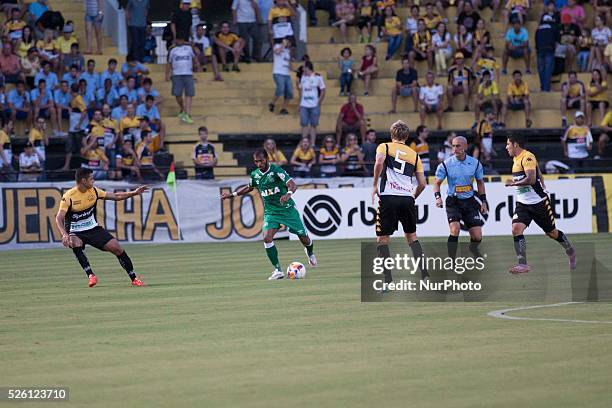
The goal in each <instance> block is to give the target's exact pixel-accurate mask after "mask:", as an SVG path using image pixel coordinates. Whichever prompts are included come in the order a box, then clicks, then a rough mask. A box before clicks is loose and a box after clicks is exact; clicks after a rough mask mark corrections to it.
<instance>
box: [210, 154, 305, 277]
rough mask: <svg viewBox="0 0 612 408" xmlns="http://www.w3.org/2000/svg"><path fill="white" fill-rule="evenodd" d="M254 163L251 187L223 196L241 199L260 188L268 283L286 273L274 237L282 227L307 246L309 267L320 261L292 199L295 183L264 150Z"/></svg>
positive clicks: (224, 197) (255, 155)
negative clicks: (270, 264)
mask: <svg viewBox="0 0 612 408" xmlns="http://www.w3.org/2000/svg"><path fill="white" fill-rule="evenodd" d="M253 160H254V162H255V165H256V166H257V169H256V170H254V171H253V172H251V180H250V182H249V185H248V186H244V187H242V188H241V189H240V190H238V191H235V192H233V193H231V194H230V193H223V194H222V195H221V198H222V199H223V200H226V199H229V198H232V197H236V196H241V195H245V194H248V193H250V192H251V191H253V189H255V188H256V189H257V190H258V191H259V194H261V197H262V199H263V203H264V223H263V236H264V238H263V240H264V247H265V248H266V254H267V255H268V259H270V262H271V263H272V265H274V271H272V275H270V277H269V278H268V280H275V279H283V278H284V277H285V274H284V273H283V270H282V269H281V266H280V262H279V261H278V250H277V249H276V247H275V246H274V235H275V234H276V232H277V231H278V230H279V228H280V226H281V225H284V226H285V227H287V229H288V230H289V232H290V233H292V234H295V235H297V236H298V238H299V239H300V242H301V243H302V244H303V245H304V247H305V248H304V252H306V256H307V257H308V263H309V264H310V266H313V267H314V266H317V258H316V257H315V255H314V252H313V245H314V244H313V242H312V240H311V239H310V237H309V236H308V234H307V233H306V228H305V227H304V223H302V218H301V217H300V213H299V212H298V211H297V210H296V208H295V202H294V201H293V200H292V199H291V196H292V195H293V193H295V191H296V190H297V185H296V184H295V181H293V179H292V178H291V176H289V174H287V172H286V171H285V170H283V169H282V168H281V167H279V166H277V165H275V164H271V163H269V162H268V154H267V153H266V151H265V150H263V149H258V150H256V151H255V153H254V154H253Z"/></svg>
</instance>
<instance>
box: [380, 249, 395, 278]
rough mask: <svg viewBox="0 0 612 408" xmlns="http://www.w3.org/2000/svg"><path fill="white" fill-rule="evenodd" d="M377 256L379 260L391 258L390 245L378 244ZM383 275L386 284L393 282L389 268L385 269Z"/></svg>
mask: <svg viewBox="0 0 612 408" xmlns="http://www.w3.org/2000/svg"><path fill="white" fill-rule="evenodd" d="M376 255H377V256H378V257H379V258H384V259H386V258H389V257H390V256H391V253H390V252H389V245H387V244H378V246H377V247H376ZM383 274H384V275H385V283H390V282H393V277H392V276H391V271H390V270H389V269H387V268H384V270H383Z"/></svg>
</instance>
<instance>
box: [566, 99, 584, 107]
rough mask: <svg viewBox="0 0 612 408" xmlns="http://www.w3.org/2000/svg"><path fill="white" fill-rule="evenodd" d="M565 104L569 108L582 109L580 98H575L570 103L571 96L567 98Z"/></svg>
mask: <svg viewBox="0 0 612 408" xmlns="http://www.w3.org/2000/svg"><path fill="white" fill-rule="evenodd" d="M565 106H566V107H567V109H580V99H574V101H573V102H572V103H570V98H567V99H566V100H565Z"/></svg>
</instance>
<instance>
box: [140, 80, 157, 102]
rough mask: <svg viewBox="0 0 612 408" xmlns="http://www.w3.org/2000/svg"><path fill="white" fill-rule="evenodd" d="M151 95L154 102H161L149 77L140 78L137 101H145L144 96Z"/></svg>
mask: <svg viewBox="0 0 612 408" xmlns="http://www.w3.org/2000/svg"><path fill="white" fill-rule="evenodd" d="M149 95H152V96H153V98H155V104H160V103H161V101H162V100H161V96H160V95H159V92H157V89H155V88H153V81H152V80H151V78H145V79H143V80H142V86H141V87H140V88H138V102H139V103H145V98H146V97H147V96H149Z"/></svg>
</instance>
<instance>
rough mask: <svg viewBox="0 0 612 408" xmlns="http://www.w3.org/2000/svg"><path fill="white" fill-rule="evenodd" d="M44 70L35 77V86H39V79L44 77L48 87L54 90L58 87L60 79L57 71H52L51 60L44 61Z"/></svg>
mask: <svg viewBox="0 0 612 408" xmlns="http://www.w3.org/2000/svg"><path fill="white" fill-rule="evenodd" d="M41 66H42V70H41V71H39V72H38V74H36V76H35V77H34V86H38V81H39V80H41V79H44V80H45V82H47V88H48V89H50V90H54V89H56V88H57V87H58V85H59V81H58V80H57V75H55V72H51V63H50V62H49V61H43V62H42V64H41Z"/></svg>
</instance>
